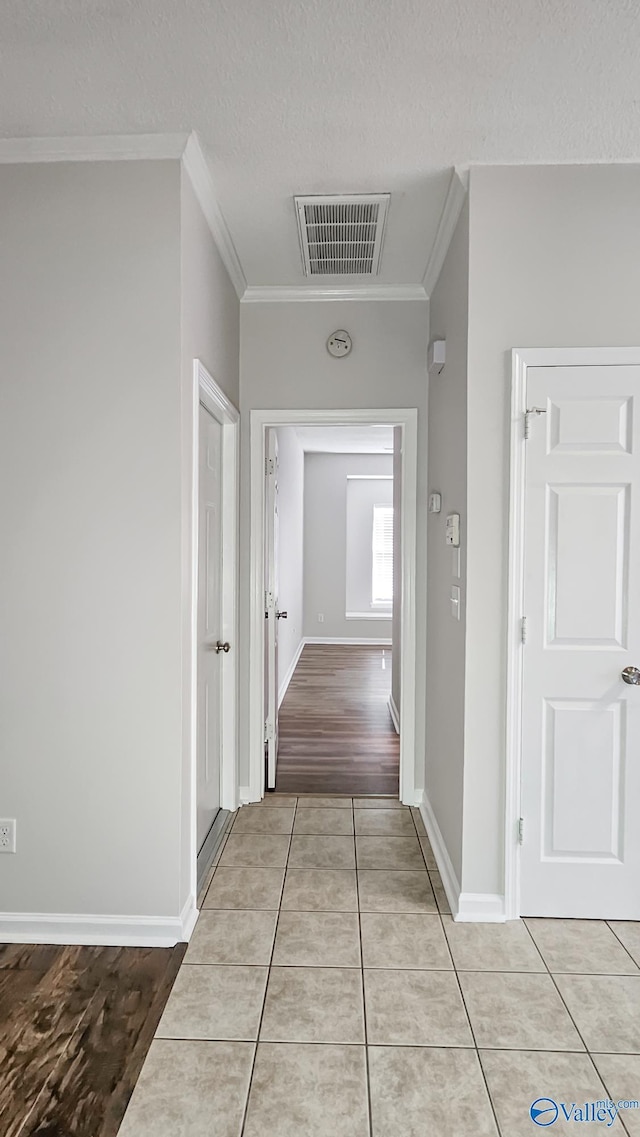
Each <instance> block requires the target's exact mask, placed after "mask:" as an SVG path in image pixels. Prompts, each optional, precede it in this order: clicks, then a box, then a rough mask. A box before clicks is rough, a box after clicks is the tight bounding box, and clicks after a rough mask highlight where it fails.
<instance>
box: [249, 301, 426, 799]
mask: <svg viewBox="0 0 640 1137" xmlns="http://www.w3.org/2000/svg"><path fill="white" fill-rule="evenodd" d="M336 328H347V330H348V331H349V332H350V333H351V335H352V337H353V344H354V346H353V351H352V352H351V354H350V355H349V356H347V357H346V359H332V357H331V356H330V355H329V353H328V352H327V349H326V346H325V344H326V340H327V337H328V336H329V335H330V333H331V332H333V331H335V329H336ZM428 338H429V327H428V311H427V305H426V304H424V303H421V302H420V301H417V302H413V301H411V302H405V303H394V302H383V301H369V302H362V303H361V302H355V301H352V302H347V303H345V302H344V301H342V302H341V301H329V302H327V301H321V302H317V303H313V302H307V303H304V304H300V303H295V302H294V303H288V304H269V303H263V304H242V305H241V312H240V339H241V347H240V391H241V411H242V413H243V416H244V424H243V429H242V437H243V442H242V448H243V454H242V478H243V489H242V505H241V550H242V551H241V578H240V585H241V621H242V624H241V628H242V633H241V639H242V662H241V673H242V674H245V675H246V674H247V671H248V665H249V651H248V610H249V596H250V589H249V539H250V525H249V469H250V462H249V410H250V409H251V408H252V407H256V408H257V407H267V408H274V407H279V408H320V409H322V408H333V407H337V408H349V407H380V408H385V407H417V408H418V531H417V578H416V584H417V587H416V627H417V698H416V779H417V784H418V785H419V786H421V785H422V784H423V779H424V706H425V692H426V675H425V663H426V575H425V573H426V480H427V471H426V438H427V419H426V408H427V367H426V359H427V344H428ZM241 695H242V708H243V709H241V716H240V728H241V746H240V761H241V772H240V784H241V785H244V786H246V785H247V784H248V715H247V691H246V687H245V688H244V689H243V690H242V692H241Z"/></svg>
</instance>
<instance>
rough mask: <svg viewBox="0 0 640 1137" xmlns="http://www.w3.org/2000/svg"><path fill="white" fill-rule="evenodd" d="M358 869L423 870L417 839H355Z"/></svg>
mask: <svg viewBox="0 0 640 1137" xmlns="http://www.w3.org/2000/svg"><path fill="white" fill-rule="evenodd" d="M356 856H357V859H358V868H359V869H424V861H423V859H422V853H421V852H420V845H419V843H418V838H417V837H415V836H414V837H356Z"/></svg>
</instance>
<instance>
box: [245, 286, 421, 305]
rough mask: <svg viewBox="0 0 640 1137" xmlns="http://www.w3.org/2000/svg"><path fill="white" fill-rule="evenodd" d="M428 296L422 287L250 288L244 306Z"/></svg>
mask: <svg viewBox="0 0 640 1137" xmlns="http://www.w3.org/2000/svg"><path fill="white" fill-rule="evenodd" d="M426 299H427V294H426V292H425V290H424V288H423V286H422V285H421V284H362V285H358V286H357V287H353V286H346V287H345V288H336V287H335V286H331V287H329V286H326V287H323V286H322V285H321V286H319V287H317V286H314V285H306V284H300V285H291V286H289V285H280V284H264V285H249V287H248V288H247V289H246V291H245V293H244V295H243V297H242V303H243V304H274V303H298V302H305V301H306V302H314V303H317V302H318V301H323V300H324V301H327V300H329V301H344V300H364V301H367V302H368V301H370V300H426Z"/></svg>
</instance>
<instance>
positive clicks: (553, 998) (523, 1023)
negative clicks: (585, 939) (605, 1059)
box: [458, 971, 584, 1092]
mask: <svg viewBox="0 0 640 1137" xmlns="http://www.w3.org/2000/svg"><path fill="white" fill-rule="evenodd" d="M458 977H459V980H460V985H461V987H462V993H463V995H464V999H465V1003H466V1006H467V1011H468V1013H469V1018H470V1019H471V1025H472V1027H473V1031H474V1034H475V1038H476V1042H477V1045H478V1047H479V1048H481V1047H485V1048H486V1049H492V1050H494V1049H495V1050H584V1046H583V1044H582V1042H581V1040H580V1036H579V1035H578V1032H577V1031H576V1028H575V1027H574V1025H573V1023H572V1021H571V1018H570V1017H569V1015H568V1014H567V1011H566V1009H565V1007H564V1005H563V1002H562V999H561V998H560V996H559V995H558V992H557V991H556V989H555V986H554V983H553V980H552V978H551V976H550V975H532V974H526V975H525V974H521V975H507V974H504V973H503V972H489V971H461V972H459V976H458ZM541 1092H542V1091H541Z"/></svg>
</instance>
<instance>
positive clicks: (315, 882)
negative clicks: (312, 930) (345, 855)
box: [282, 869, 358, 912]
mask: <svg viewBox="0 0 640 1137" xmlns="http://www.w3.org/2000/svg"><path fill="white" fill-rule="evenodd" d="M282 911H283V912H357V911H358V894H357V889H356V874H355V872H354V871H353V870H352V869H351V870H349V869H287V875H286V877H285V881H284V892H283V894H282Z"/></svg>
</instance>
